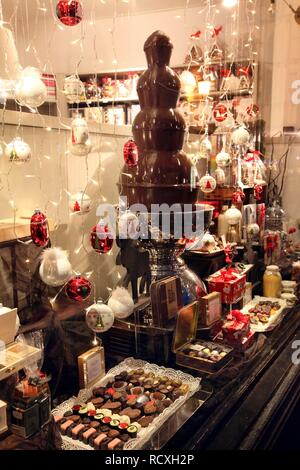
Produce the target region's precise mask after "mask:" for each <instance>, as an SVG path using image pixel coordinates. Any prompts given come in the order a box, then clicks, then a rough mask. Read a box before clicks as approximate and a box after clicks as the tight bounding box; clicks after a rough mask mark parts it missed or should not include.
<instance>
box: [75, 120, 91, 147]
mask: <svg viewBox="0 0 300 470" xmlns="http://www.w3.org/2000/svg"><path fill="white" fill-rule="evenodd" d="M71 127H72V134H71V139H72V145H76V144H85V143H86V142H87V140H88V138H89V128H88V125H87V122H86V120H85V119H84V118H83V117H81V116H80V115H78V116H76V117H75V118H74V119H73V121H72V123H71Z"/></svg>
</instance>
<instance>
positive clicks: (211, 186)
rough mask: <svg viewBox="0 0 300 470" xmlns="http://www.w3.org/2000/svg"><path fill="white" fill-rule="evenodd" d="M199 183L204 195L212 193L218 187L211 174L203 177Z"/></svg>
mask: <svg viewBox="0 0 300 470" xmlns="http://www.w3.org/2000/svg"><path fill="white" fill-rule="evenodd" d="M199 183H200V189H201V191H202V192H203V193H212V192H213V191H214V190H215V189H216V187H217V182H216V180H215V178H214V177H213V176H211V175H209V174H206V175H205V176H202V178H201V179H200V182H199Z"/></svg>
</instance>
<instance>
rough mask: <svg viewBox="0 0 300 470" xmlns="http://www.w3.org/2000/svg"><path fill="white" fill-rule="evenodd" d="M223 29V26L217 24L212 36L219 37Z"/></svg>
mask: <svg viewBox="0 0 300 470" xmlns="http://www.w3.org/2000/svg"><path fill="white" fill-rule="evenodd" d="M222 29H223V26H216V27H215V28H214V30H213V33H212V35H211V36H212V37H213V38H216V37H218V36H219V34H220V32H221V31H222Z"/></svg>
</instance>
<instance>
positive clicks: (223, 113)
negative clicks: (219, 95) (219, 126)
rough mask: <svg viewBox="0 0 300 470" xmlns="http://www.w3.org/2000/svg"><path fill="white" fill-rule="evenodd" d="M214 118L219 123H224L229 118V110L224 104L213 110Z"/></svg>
mask: <svg viewBox="0 0 300 470" xmlns="http://www.w3.org/2000/svg"><path fill="white" fill-rule="evenodd" d="M213 117H214V119H215V121H217V122H224V121H225V120H226V119H227V117H228V109H227V107H226V106H225V105H224V104H221V103H219V104H217V105H216V106H215V107H214V109H213Z"/></svg>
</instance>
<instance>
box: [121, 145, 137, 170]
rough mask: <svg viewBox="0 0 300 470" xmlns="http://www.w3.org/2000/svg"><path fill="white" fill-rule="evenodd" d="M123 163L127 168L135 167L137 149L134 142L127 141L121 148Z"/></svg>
mask: <svg viewBox="0 0 300 470" xmlns="http://www.w3.org/2000/svg"><path fill="white" fill-rule="evenodd" d="M123 155H124V162H125V164H126V165H127V166H129V167H133V166H136V165H137V162H138V159H139V155H138V148H137V145H136V143H135V141H134V140H132V139H129V140H128V141H127V142H126V143H125V144H124V148H123Z"/></svg>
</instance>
